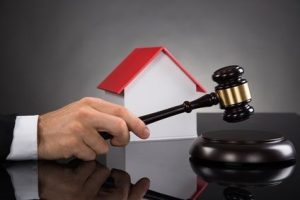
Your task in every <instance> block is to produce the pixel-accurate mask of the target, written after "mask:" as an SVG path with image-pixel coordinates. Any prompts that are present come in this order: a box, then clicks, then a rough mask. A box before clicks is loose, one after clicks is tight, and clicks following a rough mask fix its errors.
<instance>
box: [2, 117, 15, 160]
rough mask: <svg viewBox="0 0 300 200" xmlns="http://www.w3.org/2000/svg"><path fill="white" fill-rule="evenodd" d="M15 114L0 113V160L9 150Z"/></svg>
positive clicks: (4, 157) (3, 158)
mask: <svg viewBox="0 0 300 200" xmlns="http://www.w3.org/2000/svg"><path fill="white" fill-rule="evenodd" d="M15 120H16V115H0V161H2V160H5V159H6V157H7V156H8V154H9V152H10V145H11V143H12V139H13V131H14V127H15Z"/></svg>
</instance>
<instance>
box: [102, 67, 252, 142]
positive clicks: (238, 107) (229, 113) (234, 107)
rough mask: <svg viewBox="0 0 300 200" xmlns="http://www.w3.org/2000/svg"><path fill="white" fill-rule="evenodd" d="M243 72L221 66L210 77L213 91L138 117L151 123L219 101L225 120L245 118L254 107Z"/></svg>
mask: <svg viewBox="0 0 300 200" xmlns="http://www.w3.org/2000/svg"><path fill="white" fill-rule="evenodd" d="M243 73H244V69H243V68H242V67H240V66H238V65H231V66H227V67H223V68H221V69H219V70H217V71H215V72H214V74H213V75H212V79H213V80H214V81H215V82H217V83H218V85H217V86H216V87H215V92H212V93H210V94H206V95H204V96H202V97H200V98H198V99H196V100H194V101H185V102H183V104H181V105H178V106H174V107H171V108H168V109H165V110H161V111H158V112H155V113H151V114H148V115H144V116H141V117H140V119H141V120H143V122H144V123H145V124H151V123H153V122H156V121H159V120H162V119H165V118H168V117H171V116H174V115H178V114H180V113H184V112H186V113H190V112H191V111H192V110H194V109H196V108H203V107H210V106H213V105H216V104H218V103H220V108H221V109H224V110H225V112H224V115H223V119H224V120H225V121H227V122H239V121H243V120H246V119H248V118H249V117H250V115H252V114H253V113H254V109H253V107H252V106H250V105H249V102H250V101H251V94H250V90H249V86H248V81H247V80H246V79H243V78H242V77H241V76H242V74H243ZM101 135H102V137H103V138H104V139H111V138H112V136H111V135H110V134H109V133H107V132H101Z"/></svg>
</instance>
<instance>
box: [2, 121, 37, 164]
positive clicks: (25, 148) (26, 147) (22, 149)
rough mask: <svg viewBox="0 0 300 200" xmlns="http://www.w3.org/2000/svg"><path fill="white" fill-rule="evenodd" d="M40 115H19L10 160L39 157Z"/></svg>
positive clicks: (8, 157)
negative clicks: (38, 127)
mask: <svg viewBox="0 0 300 200" xmlns="http://www.w3.org/2000/svg"><path fill="white" fill-rule="evenodd" d="M37 126H38V115H32V116H17V118H16V122H15V128H14V133H13V140H12V144H11V147H10V153H9V155H8V156H7V159H8V160H36V159H37Z"/></svg>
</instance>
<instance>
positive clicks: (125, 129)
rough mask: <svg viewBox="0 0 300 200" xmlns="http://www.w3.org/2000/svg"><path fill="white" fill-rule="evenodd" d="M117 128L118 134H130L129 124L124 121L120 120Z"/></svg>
mask: <svg viewBox="0 0 300 200" xmlns="http://www.w3.org/2000/svg"><path fill="white" fill-rule="evenodd" d="M116 127H117V128H118V132H119V133H120V134H124V133H126V132H128V127H127V124H126V122H125V121H124V120H122V119H120V120H118V122H117V123H116Z"/></svg>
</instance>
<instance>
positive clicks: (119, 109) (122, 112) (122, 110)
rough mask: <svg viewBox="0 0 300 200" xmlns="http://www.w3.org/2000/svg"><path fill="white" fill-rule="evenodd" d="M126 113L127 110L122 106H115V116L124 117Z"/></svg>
mask: <svg viewBox="0 0 300 200" xmlns="http://www.w3.org/2000/svg"><path fill="white" fill-rule="evenodd" d="M127 113H128V111H127V109H126V108H124V107H122V106H117V107H116V108H115V110H114V114H115V115H116V116H120V117H124V116H125V115H126V114H127Z"/></svg>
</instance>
